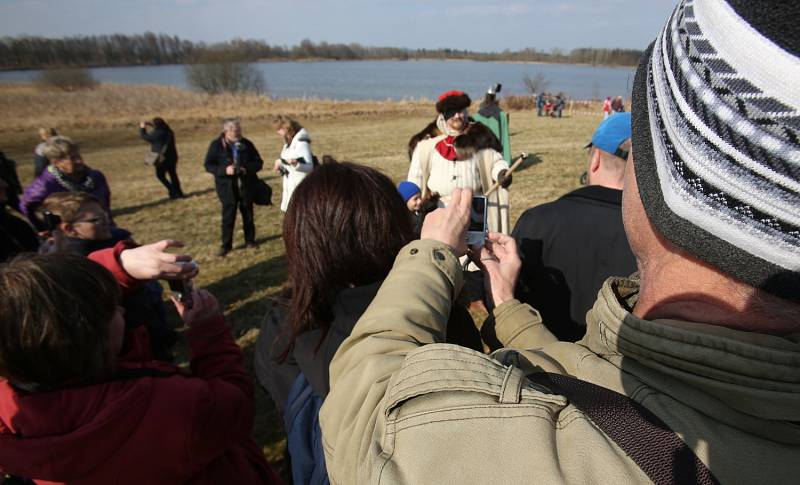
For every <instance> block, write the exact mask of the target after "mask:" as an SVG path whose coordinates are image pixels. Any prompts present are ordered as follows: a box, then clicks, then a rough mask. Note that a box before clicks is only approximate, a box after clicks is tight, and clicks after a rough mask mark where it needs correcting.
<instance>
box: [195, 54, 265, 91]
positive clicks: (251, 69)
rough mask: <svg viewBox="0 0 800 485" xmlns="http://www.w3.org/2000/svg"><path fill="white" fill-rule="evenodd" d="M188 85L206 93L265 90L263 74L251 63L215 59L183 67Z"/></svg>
mask: <svg viewBox="0 0 800 485" xmlns="http://www.w3.org/2000/svg"><path fill="white" fill-rule="evenodd" d="M185 70H186V80H187V81H188V83H189V85H190V86H191V87H192V88H194V89H196V90H198V91H203V92H205V93H208V94H222V93H234V94H236V93H255V94H265V93H266V92H267V85H266V81H265V80H264V75H263V74H262V73H261V71H259V70H258V69H256V67H255V66H253V65H252V64H247V63H244V62H225V61H217V62H210V63H205V64H189V65H187V66H186V67H185Z"/></svg>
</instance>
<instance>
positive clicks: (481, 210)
mask: <svg viewBox="0 0 800 485" xmlns="http://www.w3.org/2000/svg"><path fill="white" fill-rule="evenodd" d="M467 230H468V231H474V232H484V231H485V230H486V197H484V196H475V197H473V198H472V212H471V214H470V218H469V229H467Z"/></svg>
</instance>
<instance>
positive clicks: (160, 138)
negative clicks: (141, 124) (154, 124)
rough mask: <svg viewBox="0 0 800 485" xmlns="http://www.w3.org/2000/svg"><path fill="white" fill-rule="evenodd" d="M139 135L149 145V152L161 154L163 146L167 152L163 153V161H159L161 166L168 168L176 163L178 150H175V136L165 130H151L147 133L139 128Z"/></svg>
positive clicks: (170, 131)
mask: <svg viewBox="0 0 800 485" xmlns="http://www.w3.org/2000/svg"><path fill="white" fill-rule="evenodd" d="M139 135H140V136H141V137H142V139H144V140H145V141H146V142H148V143H150V150H151V151H154V152H156V153H161V150H162V149H163V148H164V145H166V146H167V150H166V151H165V152H164V159H163V160H162V161H161V164H162V165H163V166H170V165H174V164H176V163H178V149H177V148H175V134H174V133H173V132H172V130H169V129H167V128H153V129H152V130H151V131H150V132H149V133H148V132H147V130H145V129H144V128H139Z"/></svg>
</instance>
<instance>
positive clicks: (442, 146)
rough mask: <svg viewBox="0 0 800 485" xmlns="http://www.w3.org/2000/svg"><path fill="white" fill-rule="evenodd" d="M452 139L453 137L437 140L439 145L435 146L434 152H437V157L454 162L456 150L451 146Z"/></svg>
mask: <svg viewBox="0 0 800 485" xmlns="http://www.w3.org/2000/svg"><path fill="white" fill-rule="evenodd" d="M454 139H455V137H454V136H448V137H446V138H444V139H443V140H439V143H437V144H436V151H437V152H439V155H441V156H443V157H444V158H445V159H447V160H450V161H451V162H454V161H456V159H457V158H458V156H457V155H456V148H455V147H454V146H453V140H454Z"/></svg>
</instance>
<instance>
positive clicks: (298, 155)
mask: <svg viewBox="0 0 800 485" xmlns="http://www.w3.org/2000/svg"><path fill="white" fill-rule="evenodd" d="M272 127H273V128H274V129H275V131H276V132H277V133H278V135H279V136H280V137H281V138H283V149H282V150H281V157H280V158H279V159H277V160H275V172H277V173H279V174H281V175H282V176H283V195H282V196H281V210H282V211H283V212H286V209H287V208H288V207H289V200H290V199H291V198H292V192H294V189H295V188H297V186H298V185H299V184H300V182H301V181H302V180H303V179H304V178H305V176H306V175H307V174H308V173H309V172H311V171H312V170H313V169H314V155H313V154H312V153H311V138H310V137H309V136H308V132H307V131H306V129H305V128H303V127H302V126H300V123H298V122H297V121H295V120H293V119H291V118H289V117H288V116H284V115H278V116H276V117H275V118H273V119H272Z"/></svg>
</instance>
